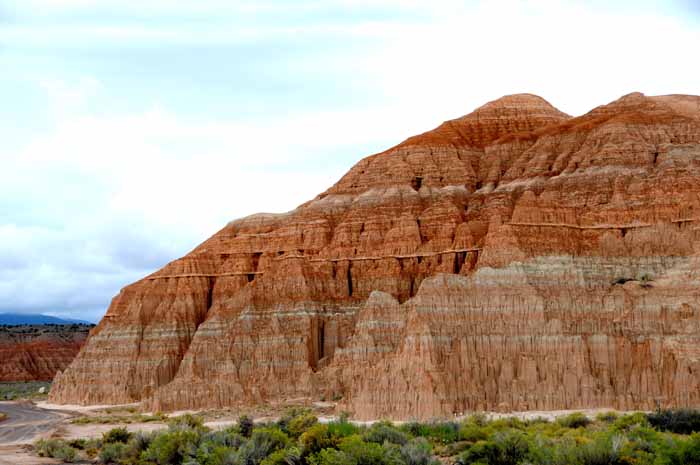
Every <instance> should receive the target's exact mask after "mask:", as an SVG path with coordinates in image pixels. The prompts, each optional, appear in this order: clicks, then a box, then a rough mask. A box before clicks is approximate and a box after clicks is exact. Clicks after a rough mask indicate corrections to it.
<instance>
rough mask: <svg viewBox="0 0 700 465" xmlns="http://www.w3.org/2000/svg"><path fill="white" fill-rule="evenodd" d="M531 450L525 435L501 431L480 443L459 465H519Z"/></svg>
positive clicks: (468, 452) (459, 460) (466, 454)
mask: <svg viewBox="0 0 700 465" xmlns="http://www.w3.org/2000/svg"><path fill="white" fill-rule="evenodd" d="M529 450H530V447H529V444H528V442H527V440H526V439H525V435H524V434H522V433H520V432H517V431H500V432H498V433H496V434H494V436H493V438H492V439H491V440H489V441H478V442H476V443H475V444H474V445H473V446H471V447H470V448H469V449H467V450H466V451H465V452H464V453H462V454H461V455H460V456H459V457H458V459H457V464H459V465H469V464H484V465H517V464H518V463H520V462H521V461H522V460H524V459H525V457H526V456H527V455H528V453H529Z"/></svg>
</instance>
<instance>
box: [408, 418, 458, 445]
mask: <svg viewBox="0 0 700 465" xmlns="http://www.w3.org/2000/svg"><path fill="white" fill-rule="evenodd" d="M401 429H402V430H403V431H405V432H407V433H409V434H411V435H412V436H417V437H424V438H427V439H430V440H431V441H433V442H437V443H442V444H449V443H451V442H454V441H456V440H457V439H458V438H459V429H460V425H459V423H456V422H453V421H444V422H432V423H417V422H411V423H406V424H405V425H403V426H402V427H401Z"/></svg>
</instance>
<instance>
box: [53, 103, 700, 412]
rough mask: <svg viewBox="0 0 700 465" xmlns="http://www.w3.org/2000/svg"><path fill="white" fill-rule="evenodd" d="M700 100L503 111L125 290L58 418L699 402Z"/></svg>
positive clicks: (64, 381) (235, 226)
mask: <svg viewBox="0 0 700 465" xmlns="http://www.w3.org/2000/svg"><path fill="white" fill-rule="evenodd" d="M699 254H700V98H699V97H693V96H680V95H674V96H664V97H646V96H644V95H642V94H638V93H636V94H630V95H627V96H625V97H623V98H621V99H619V100H617V101H615V102H612V103H610V104H608V105H605V106H601V107H598V108H595V109H594V110H592V111H591V112H589V113H587V114H586V115H584V116H581V117H577V118H571V117H569V116H568V115H565V114H563V113H561V112H560V111H558V110H556V109H555V108H554V107H552V106H551V105H550V104H549V103H547V102H546V101H545V100H543V99H541V98H539V97H536V96H533V95H527V94H523V95H514V96H508V97H504V98H501V99H499V100H496V101H494V102H491V103H488V104H487V105H485V106H483V107H481V108H479V109H478V110H476V111H475V112H473V113H471V114H469V115H467V116H465V117H463V118H459V119H456V120H452V121H448V122H446V123H444V124H442V125H441V126H439V127H438V128H437V129H435V130H433V131H430V132H427V133H425V134H422V135H419V136H416V137H413V138H410V139H408V140H407V141H405V142H403V143H401V144H399V145H398V146H396V147H394V148H392V149H390V150H388V151H386V152H383V153H380V154H377V155H373V156H370V157H367V158H365V159H363V160H361V161H360V162H359V163H357V165H355V166H354V167H353V168H352V169H351V170H350V171H349V172H348V173H347V174H346V175H345V176H344V177H343V178H342V179H341V180H340V181H338V183H337V184H336V185H334V186H333V187H331V188H330V189H329V190H328V191H326V192H325V193H323V194H321V195H319V196H318V197H316V198H315V199H314V200H312V201H310V202H307V203H305V204H304V205H301V206H300V207H299V208H297V209H296V210H294V211H292V212H289V213H285V214H276V215H273V214H259V215H253V216H251V217H248V218H244V219H241V220H237V221H234V222H232V223H230V224H229V225H227V226H226V227H225V228H224V229H222V230H221V231H219V232H218V233H216V234H215V235H214V236H212V237H211V238H210V239H209V240H207V241H206V242H204V243H203V244H201V245H200V246H199V247H197V248H196V249H195V250H193V251H192V252H191V253H190V254H188V255H186V256H185V257H183V258H181V259H179V260H176V261H174V262H172V263H170V264H168V265H167V266H166V267H165V268H163V269H162V270H160V271H158V272H157V273H154V274H153V275H151V276H148V277H146V278H144V279H142V280H141V281H138V282H136V283H134V284H132V285H130V286H127V287H126V288H124V289H123V290H122V291H121V292H120V293H119V295H117V296H116V297H115V298H114V300H113V301H112V305H111V306H110V308H109V310H108V312H107V315H106V316H105V318H104V319H103V320H102V322H101V323H100V324H99V326H98V327H97V328H96V330H95V331H94V332H93V334H92V335H91V337H90V338H89V340H88V343H87V344H86V346H85V347H84V348H83V350H82V351H81V353H80V354H79V355H78V357H77V358H76V359H75V361H74V362H73V363H72V364H71V366H70V367H69V368H68V369H67V370H66V371H64V372H63V373H62V374H59V375H58V376H57V377H56V380H55V383H54V386H53V388H52V391H51V395H50V399H51V400H52V401H54V402H62V403H83V404H90V403H117V402H131V401H137V400H143V401H146V403H147V404H148V405H149V406H150V407H152V408H154V409H161V410H167V409H182V408H199V407H217V406H225V405H232V404H237V403H246V402H257V401H268V400H276V399H281V398H286V397H300V396H302V397H311V398H320V397H321V396H325V397H326V398H332V397H335V398H342V403H343V407H344V408H346V409H349V410H351V411H353V412H354V413H355V415H356V416H357V417H359V418H372V417H374V418H377V417H393V418H410V417H416V418H426V417H432V416H437V415H450V414H452V413H453V412H462V411H469V410H510V409H517V410H521V409H564V408H581V407H617V408H649V407H653V406H654V405H655V403H656V402H657V401H658V402H660V403H661V404H662V405H667V406H678V405H694V406H700V331H699V330H700V286H699V285H700V255H699Z"/></svg>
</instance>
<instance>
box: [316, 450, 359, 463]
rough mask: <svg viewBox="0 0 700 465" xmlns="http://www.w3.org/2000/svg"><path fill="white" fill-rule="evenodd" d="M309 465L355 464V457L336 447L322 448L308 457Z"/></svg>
mask: <svg viewBox="0 0 700 465" xmlns="http://www.w3.org/2000/svg"><path fill="white" fill-rule="evenodd" d="M308 462H309V465H357V462H356V461H355V458H354V457H352V456H350V455H349V454H347V453H345V452H343V451H339V450H336V449H323V450H321V451H319V452H317V453H316V454H314V455H312V456H311V457H309V461H308Z"/></svg>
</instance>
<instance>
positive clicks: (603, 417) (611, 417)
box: [595, 412, 620, 423]
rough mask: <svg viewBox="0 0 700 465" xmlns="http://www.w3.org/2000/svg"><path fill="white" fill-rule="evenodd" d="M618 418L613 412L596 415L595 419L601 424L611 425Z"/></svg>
mask: <svg viewBox="0 0 700 465" xmlns="http://www.w3.org/2000/svg"><path fill="white" fill-rule="evenodd" d="M619 417H620V415H618V414H617V413H615V412H602V413H599V414H598V415H596V417H595V419H596V420H598V421H600V422H602V423H613V422H615V420H617V419H618V418H619Z"/></svg>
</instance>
